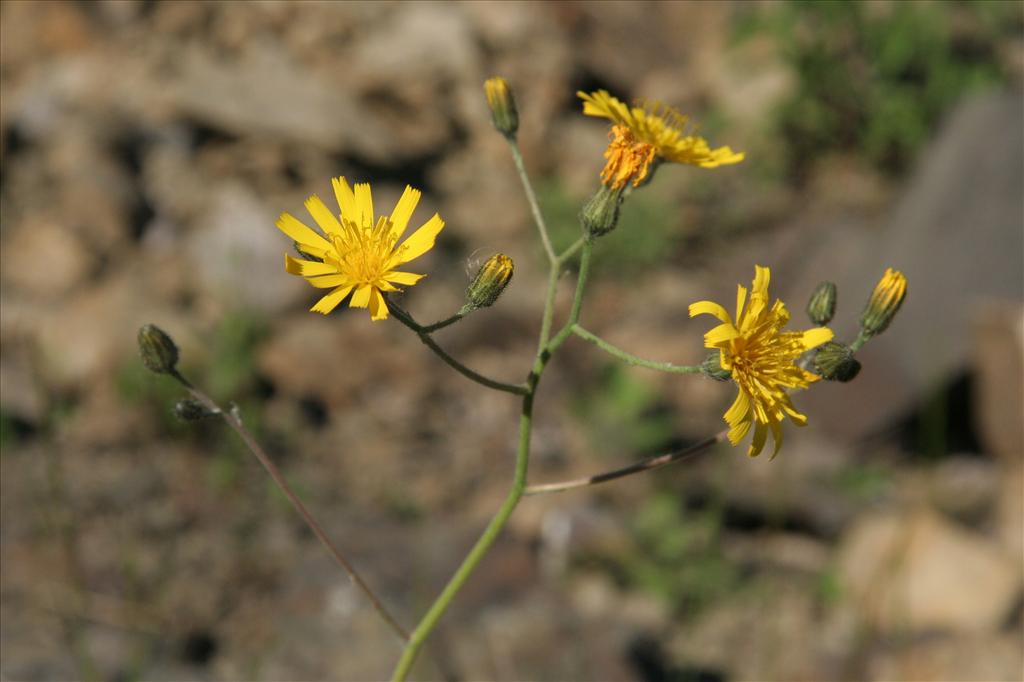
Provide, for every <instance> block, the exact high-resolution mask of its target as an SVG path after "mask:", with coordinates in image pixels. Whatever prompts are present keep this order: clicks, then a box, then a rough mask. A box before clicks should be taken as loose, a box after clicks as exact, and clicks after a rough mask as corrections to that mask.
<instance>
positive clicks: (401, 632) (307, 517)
mask: <svg viewBox="0 0 1024 682" xmlns="http://www.w3.org/2000/svg"><path fill="white" fill-rule="evenodd" d="M171 376H173V377H174V378H175V379H177V380H178V382H180V383H181V385H182V386H184V387H185V388H186V389H188V392H189V393H191V394H192V397H193V398H195V399H196V400H198V401H199V402H201V403H202V404H203V405H204V406H205V407H206V408H207V409H208V410H210V411H211V412H214V413H215V414H218V415H220V416H221V417H222V418H223V419H224V421H225V422H226V423H227V425H228V426H230V427H231V428H232V429H234V431H235V433H237V434H238V436H239V437H240V438H241V439H242V441H243V442H244V443H245V445H246V446H247V447H248V448H249V451H250V452H252V454H253V455H255V456H256V459H258V460H259V462H260V464H262V465H263V468H264V469H266V470H267V473H268V474H270V478H272V479H273V480H274V483H275V484H277V487H278V488H279V489H280V490H281V492H282V493H284V495H285V497H287V498H288V501H289V502H291V503H292V506H293V507H294V508H295V511H297V512H298V513H299V516H301V517H302V519H303V520H304V521H305V522H306V525H307V526H309V528H310V530H312V531H313V534H314V535H316V537H317V539H319V540H320V542H321V544H323V546H324V547H326V548H327V551H328V552H330V554H331V556H332V557H333V558H334V561H335V563H337V564H338V565H339V566H340V567H341V568H342V569H343V570H344V571H345V572H346V573H347V574H348V577H349V579H350V580H351V581H352V584H354V585H355V586H356V587H358V588H359V590H360V591H362V593H363V594H364V595H366V598H367V599H369V600H370V603H371V604H372V605H373V608H374V609H376V610H377V613H378V614H380V617H381V618H383V619H384V622H386V623H387V624H388V627H390V628H391V629H392V630H393V631H394V632H395V634H396V635H398V637H399V639H401V640H402V641H403V642H407V641H408V640H409V634H408V633H407V632H406V631H405V628H403V627H402V626H401V625H399V624H398V621H396V620H395V619H394V617H393V616H392V615H391V614H390V613H389V612H388V610H387V608H385V606H384V604H383V603H381V601H380V599H378V598H377V595H376V594H374V593H373V590H371V589H370V586H369V585H367V584H366V582H365V581H364V580H363V579H362V577H360V575H359V573H358V572H357V571H356V569H355V567H354V566H352V564H350V563H349V562H348V560H347V559H346V558H345V557H344V556H343V555H342V553H341V552H340V551H338V548H337V547H335V546H334V543H332V542H331V539H330V538H329V537H327V533H325V532H324V530H323V528H322V527H321V526H320V524H319V523H318V522H317V520H316V519H315V518H314V517H313V514H311V513H310V511H309V510H308V509H306V505H304V504H303V503H302V500H300V499H299V497H298V495H296V494H295V493H294V492H293V491H292V489H291V486H289V485H288V481H286V480H285V478H284V476H283V475H282V474H281V471H280V470H279V469H278V468H277V465H275V464H274V462H273V461H271V459H270V457H269V456H268V455H267V453H266V452H265V451H264V450H263V447H262V446H261V445H260V444H259V443H258V442H257V441H256V439H255V438H254V437H253V435H252V434H251V433H250V432H249V430H248V429H247V428H246V427H245V424H243V423H242V420H241V419H240V418H239V416H238V415H237V414H235V413H234V412H232V411H225V410H222V409H221V408H220V406H219V405H218V404H217V403H216V402H214V401H213V399H212V398H211V397H210V396H208V395H206V393H204V392H203V391H201V390H199V389H198V388H196V387H195V386H193V385H192V384H191V383H190V382H189V381H188V380H187V379H186V378H185V377H183V376H182V375H181V374H179V373H178V372H177V371H175V372H173V373H172V375H171Z"/></svg>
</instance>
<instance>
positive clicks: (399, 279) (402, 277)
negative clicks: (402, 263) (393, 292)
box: [384, 270, 426, 286]
mask: <svg viewBox="0 0 1024 682" xmlns="http://www.w3.org/2000/svg"><path fill="white" fill-rule="evenodd" d="M425 276H426V275H417V274H416V273H415V272H402V271H401V270H393V271H391V272H389V273H388V274H386V275H384V279H385V280H387V281H388V282H391V283H392V284H402V285H405V286H412V285H413V284H416V282H418V281H420V280H421V279H423V278H424V277H425Z"/></svg>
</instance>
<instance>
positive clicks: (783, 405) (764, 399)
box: [690, 265, 832, 458]
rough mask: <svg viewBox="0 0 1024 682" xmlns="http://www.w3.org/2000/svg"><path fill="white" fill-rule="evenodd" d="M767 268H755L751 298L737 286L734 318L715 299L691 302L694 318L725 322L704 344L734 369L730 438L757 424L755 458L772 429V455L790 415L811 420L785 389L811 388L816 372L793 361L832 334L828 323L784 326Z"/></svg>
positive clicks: (797, 419)
mask: <svg viewBox="0 0 1024 682" xmlns="http://www.w3.org/2000/svg"><path fill="white" fill-rule="evenodd" d="M770 276H771V272H770V271H769V270H768V268H764V267H761V266H760V265H757V266H755V267H754V282H753V285H752V287H751V292H750V301H749V303H748V304H747V305H746V308H744V304H745V303H747V290H746V288H745V287H743V286H740V287H738V289H739V291H738V293H737V295H736V320H735V322H734V321H733V318H731V317H729V313H728V312H726V310H725V308H723V307H722V306H720V305H718V304H717V303H713V302H711V301H699V302H697V303H693V304H692V305H690V317H694V316H696V315H702V314H705V313H706V314H708V315H714V316H715V317H717V318H718V319H719V320H720V321H721V322H722V324H720V325H718V326H717V327H715V328H714V329H712V330H711V331H709V332H708V333H707V334H705V335H704V345H705V346H706V347H708V348H717V349H718V352H719V360H720V363H721V365H722V368H723V369H726V370H729V371H730V372H731V373H732V379H733V381H735V382H736V386H737V387H738V388H739V395H737V396H736V401H735V402H733V404H732V407H730V408H729V409H728V411H726V413H725V421H726V423H727V424H729V427H730V428H729V442H731V443H732V444H733V445H736V444H737V443H739V442H740V440H742V439H743V437H744V436H745V435H747V432H748V431H749V430H750V427H751V425H752V424H753V425H754V438H753V440H751V442H750V449H749V450H748V451H747V454H748V455H750V456H751V457H756V456H757V455H758V454H760V453H761V450H762V449H763V448H764V444H765V440H766V438H767V436H768V429H771V432H772V436H773V439H774V441H775V449H774V451H773V452H772V457H773V458H774V457H775V455H776V454H778V452H779V448H780V447H782V428H781V426H780V424H781V423H782V421H783V419H784V418H785V417H786V416H787V415H788V416H789V418H790V420H791V421H792V422H793V423H794V424H796V425H797V426H803V425H804V424H806V423H807V417H805V416H804V415H802V414H800V413H799V412H797V411H796V408H795V407H793V403H792V402H791V401H790V399H789V396H788V395H787V393H786V391H787V389H791V388H807V387H808V386H809V385H810V384H811V382H814V381H817V379H818V377H817V376H815V375H814V374H811V373H810V372H807V371H805V370H803V369H800V368H799V367H797V366H796V364H795V360H796V359H797V358H799V357H800V355H802V354H803V353H804V352H805V351H807V350H810V349H811V348H815V347H817V346H819V345H821V344H823V343H825V342H826V341H830V340H831V339H832V330H831V329H829V328H827V327H818V328H816V329H809V330H807V331H805V332H785V331H782V329H783V327H785V326H786V323H787V322H789V311H787V310H786V306H785V304H783V302H782V301H780V300H777V299H776V301H775V303H774V304H773V305H772V306H771V307H769V305H768V301H769V298H768V280H769V278H770Z"/></svg>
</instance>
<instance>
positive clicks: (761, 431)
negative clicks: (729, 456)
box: [747, 423, 768, 457]
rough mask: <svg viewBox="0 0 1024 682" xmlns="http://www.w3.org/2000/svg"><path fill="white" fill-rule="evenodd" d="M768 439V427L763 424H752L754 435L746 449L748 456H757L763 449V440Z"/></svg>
mask: <svg viewBox="0 0 1024 682" xmlns="http://www.w3.org/2000/svg"><path fill="white" fill-rule="evenodd" d="M767 439H768V427H767V426H765V425H764V424H760V423H759V424H757V425H755V426H754V437H753V438H751V439H750V448H749V449H748V450H747V456H748V457H757V456H758V455H760V454H761V450H763V449H764V442H765V441H766V440H767Z"/></svg>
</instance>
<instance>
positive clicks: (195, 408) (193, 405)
mask: <svg viewBox="0 0 1024 682" xmlns="http://www.w3.org/2000/svg"><path fill="white" fill-rule="evenodd" d="M216 415H217V413H216V412H214V411H213V410H211V409H210V408H208V407H207V406H206V405H203V404H202V403H201V402H199V401H198V400H193V399H192V398H185V399H184V400H179V401H178V402H177V403H175V405H174V416H175V417H177V418H178V419H180V420H181V421H183V422H194V421H199V420H200V419H207V418H209V417H214V416H216Z"/></svg>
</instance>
